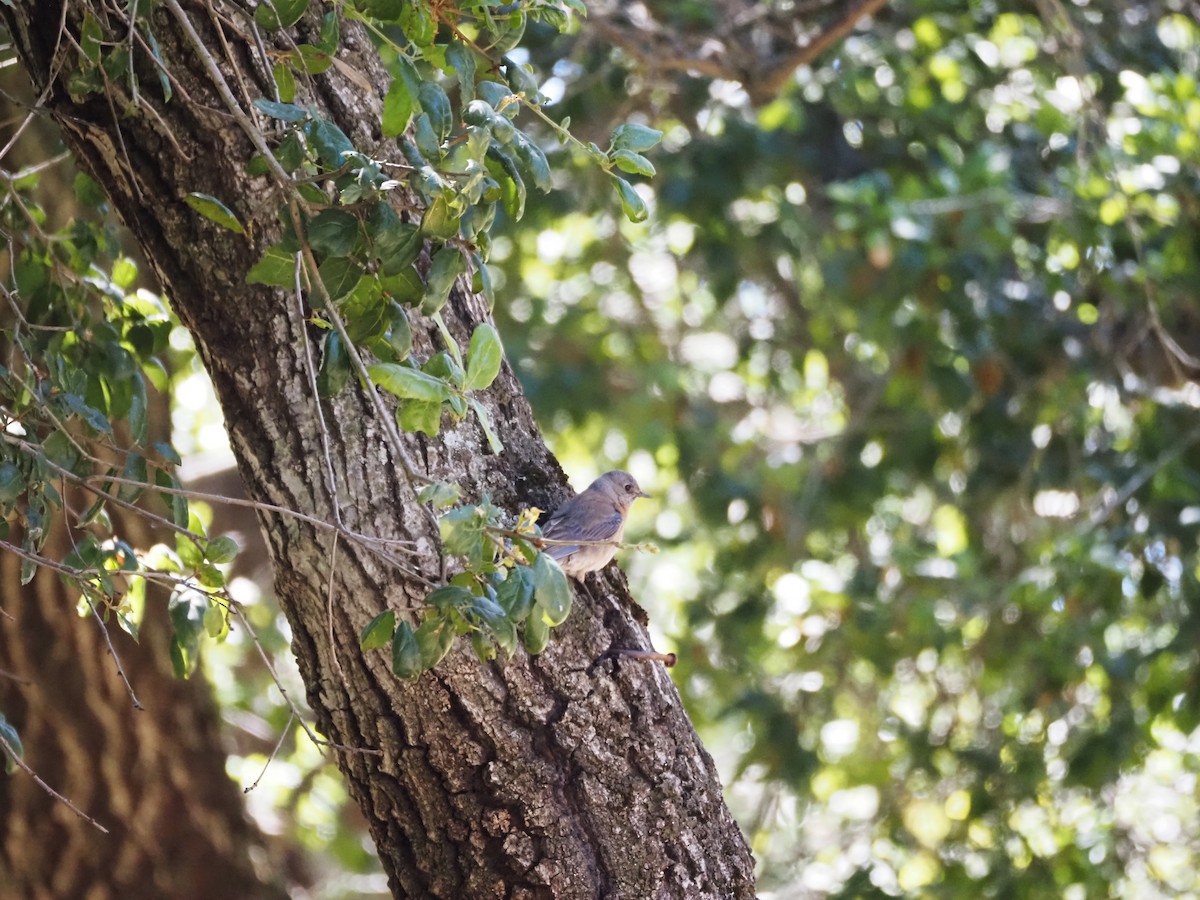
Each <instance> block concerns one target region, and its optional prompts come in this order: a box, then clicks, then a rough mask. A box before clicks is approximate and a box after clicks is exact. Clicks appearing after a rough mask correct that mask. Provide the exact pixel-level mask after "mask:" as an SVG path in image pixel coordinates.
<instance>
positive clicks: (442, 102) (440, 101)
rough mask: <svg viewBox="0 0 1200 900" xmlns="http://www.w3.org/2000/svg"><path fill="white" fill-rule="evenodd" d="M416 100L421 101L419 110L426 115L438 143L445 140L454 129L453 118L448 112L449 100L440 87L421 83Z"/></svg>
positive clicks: (427, 82)
mask: <svg viewBox="0 0 1200 900" xmlns="http://www.w3.org/2000/svg"><path fill="white" fill-rule="evenodd" d="M417 99H418V100H420V101H421V109H423V110H425V112H426V113H427V114H428V116H429V123H430V125H432V126H433V132H434V134H436V135H437V138H438V141H439V143H440V142H441V141H444V140H446V138H448V137H449V136H450V131H451V130H452V129H453V128H454V116H453V114H452V113H451V111H450V98H449V97H447V96H446V92H445V91H444V90H443V89H442V86H441V85H440V84H438V83H437V82H436V81H422V82H421V86H420V87H419V88H418V92H417Z"/></svg>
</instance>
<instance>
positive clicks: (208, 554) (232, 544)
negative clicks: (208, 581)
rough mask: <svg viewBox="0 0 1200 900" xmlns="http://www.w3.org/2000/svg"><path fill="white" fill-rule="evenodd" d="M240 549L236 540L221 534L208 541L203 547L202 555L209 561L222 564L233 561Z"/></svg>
mask: <svg viewBox="0 0 1200 900" xmlns="http://www.w3.org/2000/svg"><path fill="white" fill-rule="evenodd" d="M241 549H242V548H241V547H240V546H239V545H238V542H237V541H235V540H234V539H233V538H231V537H230V536H229V535H227V534H222V535H219V536H217V537H215V538H213V539H212V540H211V541H209V542H208V546H207V547H205V548H204V556H205V558H206V559H207V560H208V561H209V562H210V563H215V564H216V565H223V564H225V563H231V562H233V561H234V559H236V558H237V555H238V552H239V551H240V550H241Z"/></svg>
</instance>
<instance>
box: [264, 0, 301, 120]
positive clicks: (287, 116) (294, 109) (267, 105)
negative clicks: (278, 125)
mask: <svg viewBox="0 0 1200 900" xmlns="http://www.w3.org/2000/svg"><path fill="white" fill-rule="evenodd" d="M261 8H262V7H259V9H261ZM288 77H289V78H290V77H291V73H290V72H289V73H288ZM254 105H255V106H257V107H258V108H259V109H261V110H262V111H263V112H264V113H266V114H267V115H268V116H270V117H271V118H272V119H280V120H281V121H284V122H302V121H304V120H305V119H307V118H308V110H306V109H303V108H301V107H299V106H296V105H295V104H293V103H279V102H277V101H275V100H267V99H266V98H263V97H260V98H259V99H258V100H255V101H254Z"/></svg>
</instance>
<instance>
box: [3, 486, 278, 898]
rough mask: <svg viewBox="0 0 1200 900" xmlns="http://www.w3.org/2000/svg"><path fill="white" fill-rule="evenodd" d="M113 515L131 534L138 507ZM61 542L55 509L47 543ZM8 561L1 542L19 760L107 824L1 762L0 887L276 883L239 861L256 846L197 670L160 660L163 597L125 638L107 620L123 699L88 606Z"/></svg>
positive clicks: (265, 887) (246, 860) (75, 890)
mask: <svg viewBox="0 0 1200 900" xmlns="http://www.w3.org/2000/svg"><path fill="white" fill-rule="evenodd" d="M83 505H84V506H86V502H85V503H84V504H83ZM113 519H114V527H115V528H116V529H117V531H118V532H119V533H120V534H122V535H123V536H124V537H126V538H127V539H128V540H130V541H131V542H134V543H137V540H138V536H139V535H140V536H145V533H146V528H145V526H144V524H143V523H142V521H141V520H140V519H138V518H136V517H134V516H130V515H129V514H128V513H126V512H124V511H122V510H114V511H113ZM69 549H70V545H69V544H68V543H67V538H66V533H65V529H64V527H63V524H62V523H61V522H60V523H59V524H58V525H57V526H56V527H55V529H54V532H53V534H52V535H51V537H50V539H49V540H48V542H47V545H46V552H47V553H48V554H55V553H58V554H59V557H58V558H61V556H62V555H64V554H65V553H66V552H67V551H68V550H69ZM20 569H21V561H20V560H19V559H18V558H17V557H16V556H13V555H12V554H4V555H2V556H0V592H2V595H3V597H4V606H3V618H2V619H0V668H3V669H4V674H0V709H2V710H3V711H4V714H5V716H6V717H7V718H8V719H9V720H10V721H11V722H12V724H13V725H14V726H15V727H16V729H17V730H18V731H19V732H20V735H21V740H22V742H23V744H24V747H25V758H26V759H27V760H28V762H29V764H30V765H31V767H32V768H33V769H34V771H36V772H37V773H38V775H39V776H40V777H41V778H43V779H44V780H45V781H46V783H47V784H49V785H50V786H51V787H52V788H54V789H55V790H57V791H58V792H59V793H60V794H62V795H63V796H65V797H67V798H68V799H69V800H71V801H72V802H73V803H75V805H76V806H78V807H80V808H81V809H83V811H84V812H86V813H87V814H88V815H90V816H92V817H93V818H94V819H96V820H97V821H98V822H99V823H100V824H101V825H103V826H104V827H105V828H107V829H108V834H103V833H101V832H100V831H98V830H97V829H95V828H94V827H93V826H92V825H91V824H89V823H87V822H85V821H84V820H83V819H81V818H79V817H77V816H76V815H75V814H74V813H72V812H71V811H70V810H69V809H67V807H66V806H64V805H63V804H62V803H60V802H59V801H58V800H56V799H54V798H53V797H51V796H50V795H49V794H47V793H46V792H45V791H44V790H42V788H41V787H39V786H38V785H37V784H35V783H34V782H33V780H32V779H30V778H27V777H25V776H24V775H23V774H20V773H17V774H14V775H11V776H0V810H3V815H2V816H0V896H4V897H22V898H25V900H61V898H65V897H88V898H90V900H105V898H113V900H118V898H120V900H137V898H146V900H151V898H154V900H158V898H162V897H171V898H174V900H188V898H195V900H208V898H212V897H222V896H223V897H234V896H236V897H246V898H263V900H267V898H279V900H282V898H284V897H286V896H287V894H286V892H285V891H284V889H283V887H282V886H281V885H280V884H269V883H264V882H263V881H261V880H260V878H259V875H258V873H256V871H255V866H254V864H253V863H252V859H251V853H252V849H253V848H254V847H255V846H256V845H257V846H259V847H260V849H259V853H258V855H259V858H260V860H261V859H263V858H264V856H263V853H262V849H261V840H262V839H261V836H260V835H258V834H257V833H256V832H255V831H254V829H253V828H252V827H251V825H250V823H249V822H248V821H247V820H246V816H245V811H244V808H243V804H242V798H241V795H240V792H239V791H238V789H237V787H236V786H235V785H234V783H233V782H232V781H230V780H229V777H228V776H227V775H226V774H225V751H224V748H223V747H222V745H221V735H220V726H219V722H218V717H217V711H216V708H215V706H214V704H213V700H212V696H211V694H210V693H209V690H208V685H207V683H206V682H205V681H204V679H203V678H200V677H197V678H194V679H192V680H190V681H182V680H179V679H176V678H175V677H174V676H173V675H172V673H171V659H170V655H169V647H170V640H171V626H170V623H169V622H168V621H167V609H166V598H165V597H163V596H162V595H161V592H159V596H157V597H154V593H155V592H154V589H151V592H150V597H148V601H149V602H147V605H146V615H145V620H144V621H143V623H142V628H141V632H140V640H139V642H138V643H134V642H133V640H132V639H131V638H130V637H129V636H128V635H126V634H125V633H124V632H123V631H121V630H120V629H119V628H117V627H115V625H111V626H110V627H109V628H108V629H107V631H108V635H109V638H110V639H111V640H112V643H113V649H114V650H115V651H116V653H117V657H118V658H119V659H120V662H121V666H122V668H123V669H124V672H125V674H126V676H127V677H128V678H129V681H130V684H131V685H132V686H133V690H134V691H135V692H136V694H137V697H138V700H139V701H140V702H141V704H142V706H143V709H141V710H138V709H136V708H135V707H134V705H133V701H132V699H131V698H130V695H129V692H128V689H127V688H126V687H125V684H124V682H123V681H122V680H121V677H120V676H119V675H118V673H117V669H116V666H115V664H114V662H113V658H112V656H111V654H110V653H109V651H108V645H107V643H106V641H105V637H104V633H103V632H102V631H101V628H100V624H99V620H97V619H96V618H94V617H92V616H88V617H86V618H82V617H80V616H79V615H78V614H77V612H76V598H75V596H73V594H72V592H68V591H67V589H66V588H65V586H64V584H63V582H62V580H61V579H60V578H59V577H58V576H57V575H56V574H55V573H53V572H51V571H49V570H47V569H42V570H40V571H39V572H38V573H37V575H36V576H35V577H34V580H33V581H32V582H31V583H30V584H29V585H27V586H24V587H22V586H21V583H20ZM155 600H157V602H154V601H155Z"/></svg>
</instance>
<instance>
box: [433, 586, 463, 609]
mask: <svg viewBox="0 0 1200 900" xmlns="http://www.w3.org/2000/svg"><path fill="white" fill-rule="evenodd" d="M474 599H475V595H474V594H472V593H471V592H470V591H468V590H467V589H466V588H465V587H461V586H459V585H457V584H443V585H442V586H441V587H439V588H434V589H433V590H432V591H430V592H429V595H428V596H427V597H426V598H425V605H426V606H432V607H435V608H436V609H459V608H460V607H465V606H469V605H470V604H471V601H472V600H474Z"/></svg>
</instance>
